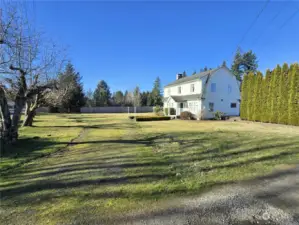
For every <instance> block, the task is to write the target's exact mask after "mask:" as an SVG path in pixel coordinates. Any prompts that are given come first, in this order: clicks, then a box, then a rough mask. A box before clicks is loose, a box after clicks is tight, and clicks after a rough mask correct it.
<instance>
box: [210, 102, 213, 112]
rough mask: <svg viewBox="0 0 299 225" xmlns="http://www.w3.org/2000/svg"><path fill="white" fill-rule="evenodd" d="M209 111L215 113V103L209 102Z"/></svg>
mask: <svg viewBox="0 0 299 225" xmlns="http://www.w3.org/2000/svg"><path fill="white" fill-rule="evenodd" d="M209 111H210V112H214V103H213V102H209Z"/></svg>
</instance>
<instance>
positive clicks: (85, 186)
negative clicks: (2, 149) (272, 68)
mask: <svg viewBox="0 0 299 225" xmlns="http://www.w3.org/2000/svg"><path fill="white" fill-rule="evenodd" d="M37 119H38V121H37V123H36V127H33V128H26V129H28V130H21V133H22V134H23V137H24V138H30V137H34V136H39V137H40V138H39V139H31V140H27V141H26V142H27V143H28V144H26V145H25V144H24V145H23V144H20V145H19V147H18V148H16V149H14V151H15V152H18V155H16V156H13V157H11V156H12V155H9V154H7V155H6V156H5V157H3V159H2V161H1V168H4V169H5V168H6V167H7V166H14V165H17V164H18V163H19V162H20V161H22V160H25V159H28V158H31V159H32V157H33V156H35V154H39V156H41V154H44V153H50V152H55V151H57V149H59V148H60V147H62V146H64V147H65V146H66V144H67V143H68V142H69V141H70V140H71V139H73V138H75V137H77V138H76V139H75V140H74V143H73V144H72V145H70V146H68V148H67V149H65V150H64V151H58V152H56V153H55V154H51V155H50V156H47V157H42V158H39V159H36V160H32V161H31V162H30V163H27V164H24V165H22V166H18V167H16V168H14V169H11V170H9V171H6V172H2V175H1V183H0V190H1V198H2V199H1V218H0V223H1V224H4V223H5V224H72V223H76V224H92V223H95V224H101V223H102V222H105V221H109V220H110V219H115V218H117V217H120V216H122V215H124V214H126V213H130V212H136V211H138V212H146V211H149V210H152V209H159V208H163V207H164V206H165V204H169V201H170V202H171V201H172V200H173V199H176V198H180V197H184V196H193V195H199V194H200V193H201V192H203V191H206V190H209V189H210V188H211V187H213V186H216V185H221V184H227V183H233V182H237V181H242V180H248V179H254V178H256V177H258V176H263V175H266V174H269V173H271V172H272V170H273V169H274V168H277V167H279V166H281V165H288V164H295V163H298V159H299V151H298V149H299V140H298V135H299V128H298V127H290V126H283V125H271V124H260V123H248V122H225V121H224V122H223V121H200V122H199V121H180V120H175V121H153V122H146V123H136V122H134V121H131V120H129V119H128V118H127V115H119V114H114V115H109V114H81V115H44V116H38V117H37ZM25 134H26V136H25ZM49 134H51V136H48V135H49ZM20 143H22V140H21V141H20ZM29 143H30V144H29Z"/></svg>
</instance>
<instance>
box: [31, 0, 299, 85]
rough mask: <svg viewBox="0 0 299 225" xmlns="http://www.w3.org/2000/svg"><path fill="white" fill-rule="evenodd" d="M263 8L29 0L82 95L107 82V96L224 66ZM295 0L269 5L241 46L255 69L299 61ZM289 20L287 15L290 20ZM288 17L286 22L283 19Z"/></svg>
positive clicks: (219, 3) (298, 6) (255, 3)
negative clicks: (64, 49) (78, 79)
mask: <svg viewBox="0 0 299 225" xmlns="http://www.w3.org/2000/svg"><path fill="white" fill-rule="evenodd" d="M264 5H265V1H250V2H241V1H209V2H208V1H189V2H183V1H161V2H158V1H154V2H153V1H146V2H145V1H118V2H116V1H112V2H108V1H107V2H103V1H91V2H85V1H74V2H72V1H59V2H58V1H57V2H55V1H50V2H45V1H34V2H31V3H29V6H30V7H31V8H32V9H33V14H32V15H33V18H34V21H35V25H36V26H37V27H39V28H40V29H42V30H43V31H45V32H46V34H47V35H48V36H50V37H52V38H53V39H55V40H56V41H58V42H59V43H60V44H61V45H64V46H68V53H69V58H70V59H71V61H72V63H73V64H74V66H75V68H76V69H77V70H78V71H79V72H80V73H81V75H82V76H83V82H84V88H85V90H87V89H89V88H91V89H94V88H95V87H96V84H97V82H98V81H99V80H101V79H103V80H105V81H106V82H107V83H108V85H109V86H110V87H111V89H112V91H116V90H119V89H120V90H125V89H129V90H131V89H133V88H134V87H135V86H136V85H139V87H140V88H141V90H150V89H151V88H152V85H153V82H154V79H155V78H156V77H157V76H159V77H160V78H161V81H162V84H163V85H166V84H167V83H169V82H171V81H173V80H174V79H175V74H176V73H178V72H182V71H184V70H186V71H187V74H191V73H192V72H193V71H194V70H197V71H199V70H200V68H203V67H204V66H208V67H216V66H218V65H220V64H221V63H222V61H223V60H226V61H227V63H228V65H230V64H231V61H232V59H233V52H234V51H235V50H236V48H237V45H238V44H239V43H240V41H241V39H242V36H243V35H244V33H245V32H246V31H247V30H248V28H249V26H250V24H251V23H252V21H253V20H254V18H256V16H257V14H258V12H259V11H260V10H261V8H262V7H263V6H264ZM298 10H299V2H298V1H291V2H288V1H273V0H272V1H270V2H269V4H268V5H267V7H266V8H265V10H264V11H263V13H262V14H261V16H260V17H259V18H258V20H257V21H256V23H255V24H254V26H253V27H252V29H251V30H249V32H248V33H247V35H246V37H245V39H244V40H243V41H242V42H241V43H240V47H241V49H242V50H243V51H247V50H249V49H252V50H253V51H254V52H255V53H256V54H257V57H258V60H259V69H260V70H261V71H265V69H267V68H273V67H275V65H276V64H282V63H283V62H287V63H291V62H295V61H298V60H299V41H298V40H299V12H298V13H297V14H295V12H296V11H298ZM292 15H293V16H292ZM291 16H292V18H291V19H289V18H290V17H291Z"/></svg>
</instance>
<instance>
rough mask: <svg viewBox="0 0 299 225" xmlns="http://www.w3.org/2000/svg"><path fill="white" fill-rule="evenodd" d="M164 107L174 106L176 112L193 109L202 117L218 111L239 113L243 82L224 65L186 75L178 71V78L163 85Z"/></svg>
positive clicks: (227, 113) (236, 114) (232, 114)
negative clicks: (241, 83)
mask: <svg viewBox="0 0 299 225" xmlns="http://www.w3.org/2000/svg"><path fill="white" fill-rule="evenodd" d="M164 108H169V109H170V108H174V109H175V110H176V115H180V113H181V112H183V111H190V112H191V113H193V114H194V115H195V116H196V117H197V118H199V117H201V118H203V119H209V118H213V117H214V113H215V112H216V111H221V112H223V113H225V115H227V116H238V115H239V112H240V85H239V82H238V81H237V79H236V77H235V76H234V75H233V74H232V72H231V71H230V70H229V69H228V68H227V67H225V66H222V67H220V68H217V69H213V70H209V71H205V72H202V73H198V74H195V75H192V76H187V77H183V78H182V76H181V74H177V77H176V80H175V81H174V82H172V83H170V84H168V85H166V86H165V87H164ZM168 112H170V110H168Z"/></svg>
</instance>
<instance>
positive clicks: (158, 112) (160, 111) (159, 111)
mask: <svg viewBox="0 0 299 225" xmlns="http://www.w3.org/2000/svg"><path fill="white" fill-rule="evenodd" d="M154 113H156V115H159V116H160V115H162V116H163V108H162V107H161V106H155V107H154Z"/></svg>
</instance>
